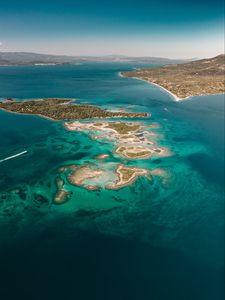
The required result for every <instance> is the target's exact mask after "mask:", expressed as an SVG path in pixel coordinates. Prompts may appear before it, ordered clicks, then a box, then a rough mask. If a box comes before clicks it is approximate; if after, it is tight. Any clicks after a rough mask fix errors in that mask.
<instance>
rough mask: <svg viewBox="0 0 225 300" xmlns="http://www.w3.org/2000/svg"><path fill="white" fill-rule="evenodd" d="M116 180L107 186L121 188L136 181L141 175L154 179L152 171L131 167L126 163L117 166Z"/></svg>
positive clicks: (114, 188)
mask: <svg viewBox="0 0 225 300" xmlns="http://www.w3.org/2000/svg"><path fill="white" fill-rule="evenodd" d="M115 172H116V175H117V180H116V182H112V183H108V184H107V185H106V186H105V187H106V188H107V189H110V190H116V189H120V188H122V187H125V186H127V185H130V184H132V183H134V182H135V181H136V180H137V179H138V177H139V176H145V177H146V178H148V180H150V181H151V180H152V178H151V174H150V171H148V170H146V169H140V168H131V167H126V166H124V165H118V166H117V168H116V171H115Z"/></svg>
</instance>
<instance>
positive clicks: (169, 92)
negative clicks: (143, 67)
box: [118, 72, 193, 102]
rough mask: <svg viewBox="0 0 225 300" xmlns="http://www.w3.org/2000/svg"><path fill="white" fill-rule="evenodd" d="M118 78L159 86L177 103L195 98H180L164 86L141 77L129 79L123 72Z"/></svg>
mask: <svg viewBox="0 0 225 300" xmlns="http://www.w3.org/2000/svg"><path fill="white" fill-rule="evenodd" d="M118 76H119V77H121V78H133V79H137V80H141V81H144V82H147V83H148V84H152V85H155V86H157V87H158V88H160V89H162V90H164V91H165V92H167V93H168V94H169V95H170V96H172V97H173V98H174V100H175V101H176V102H179V101H183V100H185V99H188V98H190V97H193V96H189V97H186V98H179V97H178V96H176V95H175V94H174V93H172V92H171V91H169V90H167V89H166V88H164V87H163V86H161V85H159V84H157V83H154V82H151V81H148V80H146V79H142V78H139V77H127V76H124V75H123V74H122V72H118Z"/></svg>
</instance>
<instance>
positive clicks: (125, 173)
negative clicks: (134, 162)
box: [120, 168, 135, 181]
mask: <svg viewBox="0 0 225 300" xmlns="http://www.w3.org/2000/svg"><path fill="white" fill-rule="evenodd" d="M120 174H121V176H122V178H121V179H122V180H123V181H129V180H130V178H131V177H132V176H133V175H134V174H135V170H132V169H129V168H123V169H120Z"/></svg>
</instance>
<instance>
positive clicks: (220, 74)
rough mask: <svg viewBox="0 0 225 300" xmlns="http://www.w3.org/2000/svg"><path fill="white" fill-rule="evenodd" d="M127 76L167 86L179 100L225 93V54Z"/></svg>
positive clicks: (142, 69) (145, 70)
mask: <svg viewBox="0 0 225 300" xmlns="http://www.w3.org/2000/svg"><path fill="white" fill-rule="evenodd" d="M121 75H122V76H124V77H132V78H136V79H141V80H144V81H147V82H150V83H153V84H156V85H159V86H160V87H162V88H163V89H166V90H167V91H168V92H169V93H170V94H171V95H172V96H173V97H174V98H175V99H176V100H182V99H184V98H188V97H191V96H200V95H209V94H220V93H224V92H225V85H224V75H225V55H224V54H221V55H218V56H216V57H214V58H210V59H202V60H196V61H192V62H188V63H184V64H172V65H165V66H161V67H154V68H140V69H136V70H135V71H130V72H121Z"/></svg>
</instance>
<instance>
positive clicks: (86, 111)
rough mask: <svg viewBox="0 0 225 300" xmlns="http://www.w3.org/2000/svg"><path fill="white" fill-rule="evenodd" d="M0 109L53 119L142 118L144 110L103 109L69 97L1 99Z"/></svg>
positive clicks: (144, 114) (145, 115)
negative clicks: (74, 101)
mask: <svg viewBox="0 0 225 300" xmlns="http://www.w3.org/2000/svg"><path fill="white" fill-rule="evenodd" d="M0 109H3V110H6V111H8V112H13V113H19V114H29V115H39V116H42V117H46V118H48V119H51V120H54V121H60V120H84V119H94V118H144V117H147V116H148V113H145V112H124V111H110V110H105V109H102V108H100V107H97V106H94V105H86V104H74V103H72V101H71V100H69V99H58V98H57V99H41V100H30V101H7V100H6V101H2V102H0Z"/></svg>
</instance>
